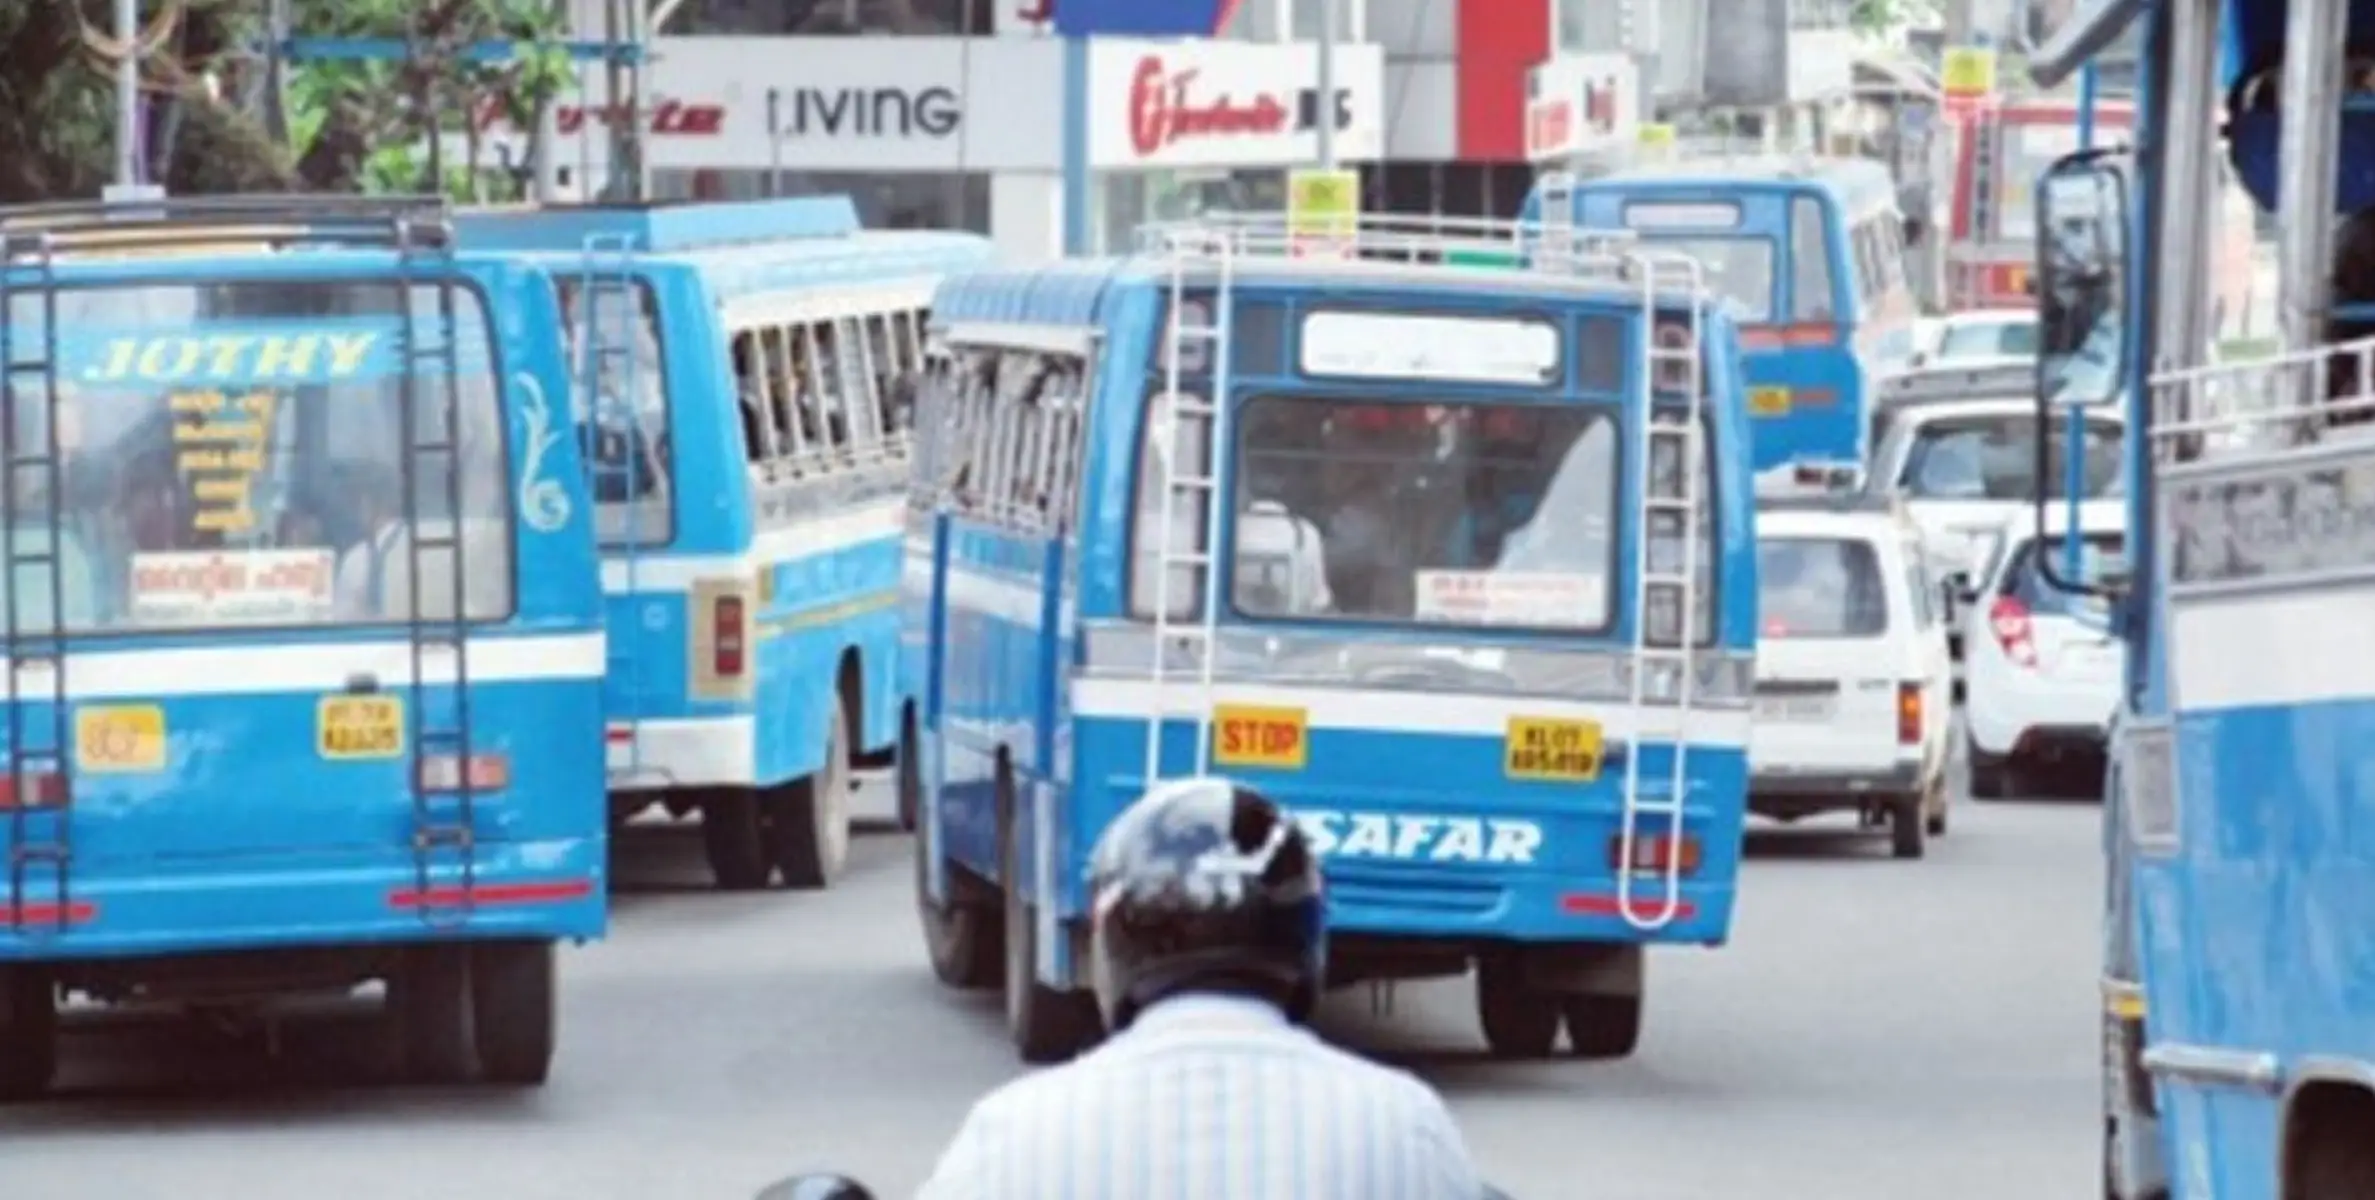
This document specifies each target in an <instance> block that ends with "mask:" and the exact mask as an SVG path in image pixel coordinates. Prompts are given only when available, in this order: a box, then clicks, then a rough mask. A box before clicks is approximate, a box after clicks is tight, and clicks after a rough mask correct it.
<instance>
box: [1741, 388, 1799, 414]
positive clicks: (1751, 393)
mask: <svg viewBox="0 0 2375 1200" xmlns="http://www.w3.org/2000/svg"><path fill="white" fill-rule="evenodd" d="M1789 407H1790V403H1789V389H1788V388H1785V387H1752V388H1750V389H1748V415H1749V416H1752V417H1779V416H1785V415H1787V414H1788V413H1789Z"/></svg>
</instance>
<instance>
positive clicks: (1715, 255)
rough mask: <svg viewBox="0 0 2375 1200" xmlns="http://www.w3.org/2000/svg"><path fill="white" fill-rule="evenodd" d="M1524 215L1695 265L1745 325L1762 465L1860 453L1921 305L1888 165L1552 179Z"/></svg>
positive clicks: (1846, 162) (1693, 167)
mask: <svg viewBox="0 0 2375 1200" xmlns="http://www.w3.org/2000/svg"><path fill="white" fill-rule="evenodd" d="M1526 213H1527V215H1528V216H1529V217H1532V216H1535V215H1536V214H1538V213H1539V214H1540V216H1539V219H1540V220H1543V221H1546V222H1548V221H1556V220H1560V219H1562V217H1563V219H1567V220H1572V221H1573V222H1575V223H1576V224H1579V225H1583V226H1587V227H1591V228H1597V229H1611V230H1615V229H1623V230H1630V231H1632V232H1633V233H1635V234H1637V235H1638V236H1639V237H1640V238H1641V240H1642V242H1643V243H1644V244H1646V245H1649V246H1653V247H1656V248H1658V249H1661V250H1664V251H1668V252H1671V253H1676V254H1687V255H1689V256H1691V257H1692V258H1693V259H1696V260H1697V261H1698V262H1699V264H1700V266H1701V268H1702V270H1703V271H1704V272H1705V278H1706V281H1707V286H1708V288H1709V289H1710V290H1712V291H1713V292H1715V293H1716V294H1717V295H1719V296H1721V297H1723V298H1724V299H1725V300H1726V301H1728V302H1730V304H1731V305H1732V306H1733V308H1732V314H1733V316H1734V317H1735V318H1736V319H1737V320H1738V321H1739V323H1740V344H1741V346H1742V347H1743V348H1744V350H1745V351H1746V353H1747V357H1746V359H1745V362H1746V369H1747V373H1748V385H1747V386H1748V411H1749V415H1750V417H1752V418H1753V422H1752V423H1753V424H1754V425H1755V427H1756V448H1755V449H1756V465H1757V468H1758V469H1759V470H1767V469H1771V468H1774V467H1778V466H1781V465H1784V464H1788V463H1798V462H1812V463H1826V464H1850V463H1861V462H1863V461H1864V459H1865V457H1866V456H1867V455H1868V454H1869V452H1870V450H1871V433H1870V430H1871V423H1872V409H1873V408H1874V406H1875V398H1874V397H1875V391H1874V384H1875V381H1876V380H1877V379H1878V378H1880V377H1881V376H1884V375H1887V374H1889V373H1890V372H1892V371H1894V370H1896V369H1897V368H1898V367H1900V366H1902V365H1903V364H1904V363H1905V362H1906V361H1908V360H1909V359H1910V357H1911V356H1912V354H1913V350H1914V321H1915V318H1916V317H1917V316H1918V315H1919V311H1918V306H1917V305H1916V303H1915V301H1914V297H1913V286H1912V284H1911V282H1910V281H1909V279H1908V276H1907V272H1906V265H1905V264H1906V257H1905V229H1904V217H1903V216H1902V215H1901V214H1900V213H1899V212H1898V211H1897V190H1896V183H1895V181H1894V180H1893V179H1892V178H1891V177H1890V175H1889V172H1888V168H1887V167H1886V166H1884V165H1883V164H1881V163H1879V162H1877V161H1874V160H1871V159H1862V158H1757V157H1747V158H1717V159H1710V160H1704V161H1690V162H1680V163H1672V164H1666V165H1658V166H1641V167H1634V168H1630V169H1627V170H1623V171H1619V172H1616V173H1614V174H1610V175H1604V176H1600V177H1598V178H1594V179H1590V180H1586V181H1584V182H1582V183H1580V184H1576V183H1570V182H1566V181H1565V177H1564V176H1559V175H1550V176H1545V177H1544V178H1543V180H1542V181H1541V182H1539V183H1538V184H1536V186H1535V189H1534V192H1533V194H1532V195H1530V196H1528V197H1527V201H1526Z"/></svg>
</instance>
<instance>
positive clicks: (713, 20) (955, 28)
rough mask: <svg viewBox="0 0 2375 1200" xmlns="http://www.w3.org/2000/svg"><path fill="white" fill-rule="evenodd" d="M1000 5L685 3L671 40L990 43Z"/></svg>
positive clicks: (877, 0)
mask: <svg viewBox="0 0 2375 1200" xmlns="http://www.w3.org/2000/svg"><path fill="white" fill-rule="evenodd" d="M999 2H1000V0H686V3H685V6H684V8H683V9H682V10H680V11H679V12H678V13H677V15H676V17H675V18H674V19H672V20H670V21H669V23H668V30H667V31H668V32H669V33H672V34H733V33H757V34H807V35H811V36H819V37H830V36H835V35H840V36H858V35H881V34H893V35H897V34H907V35H911V36H915V35H927V34H971V35H975V36H982V37H986V36H988V35H989V33H990V32H991V29H990V23H991V19H992V17H993V16H994V15H995V13H996V7H995V6H996V4H998V3H999Z"/></svg>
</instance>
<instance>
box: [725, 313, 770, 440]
mask: <svg viewBox="0 0 2375 1200" xmlns="http://www.w3.org/2000/svg"><path fill="white" fill-rule="evenodd" d="M731 356H732V358H733V360H734V398H735V408H736V409H737V410H739V411H740V413H741V415H742V455H743V458H744V460H745V461H748V462H750V463H753V464H756V463H762V462H765V461H767V460H768V459H771V458H773V457H775V439H774V436H773V435H774V431H773V430H771V429H769V428H768V421H767V417H766V415H765V414H766V411H767V408H768V403H767V393H766V386H767V384H766V379H767V373H766V371H765V370H764V368H763V367H762V366H761V365H760V362H759V338H758V335H757V334H756V333H754V332H753V331H751V330H748V329H745V330H743V331H741V332H739V333H736V334H735V335H734V340H733V345H732V349H731Z"/></svg>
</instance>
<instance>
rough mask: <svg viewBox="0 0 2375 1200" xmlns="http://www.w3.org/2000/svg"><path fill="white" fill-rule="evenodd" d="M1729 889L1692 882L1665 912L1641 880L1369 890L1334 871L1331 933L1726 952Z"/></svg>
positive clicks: (1381, 884) (1662, 900) (1655, 888)
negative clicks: (1626, 887)
mask: <svg viewBox="0 0 2375 1200" xmlns="http://www.w3.org/2000/svg"><path fill="white" fill-rule="evenodd" d="M1733 891H1734V888H1733V883H1732V881H1731V880H1728V879H1726V880H1720V881H1715V880H1706V879H1694V880H1689V881H1686V882H1685V883H1684V884H1683V887H1682V889H1681V894H1680V895H1679V896H1678V897H1676V898H1675V900H1674V902H1673V903H1672V904H1671V905H1669V903H1668V901H1667V897H1666V894H1665V891H1664V888H1663V885H1662V881H1661V880H1659V879H1657V878H1656V877H1653V876H1643V877H1642V878H1641V879H1640V880H1639V881H1638V882H1636V884H1635V885H1634V887H1633V890H1632V892H1631V895H1630V902H1631V913H1632V916H1631V918H1630V919H1628V917H1627V915H1626V912H1627V909H1626V897H1622V896H1620V895H1619V894H1618V892H1617V887H1616V882H1615V880H1613V879H1586V880H1576V881H1568V882H1552V881H1547V880H1524V881H1516V880H1497V881H1489V882H1488V881H1481V880H1479V881H1467V880H1462V881H1459V882H1457V883H1453V882H1450V881H1444V882H1441V883H1422V882H1419V881H1416V880H1411V879H1401V880H1395V881H1392V882H1387V881H1384V880H1379V881H1378V882H1377V883H1375V884H1370V883H1368V882H1367V881H1365V880H1363V879H1361V878H1360V876H1359V875H1357V874H1353V873H1351V872H1347V871H1344V870H1343V869H1342V868H1340V867H1333V866H1332V867H1331V868H1330V871H1329V876H1328V932H1329V934H1330V935H1331V936H1352V937H1359V936H1374V937H1391V938H1397V939H1413V940H1420V939H1423V940H1439V941H1448V942H1465V943H1474V944H1476V945H1479V946H1482V945H1486V944H1490V943H1509V942H1518V943H1568V942H1639V943H1657V944H1684V945H1687V944H1700V945H1721V944H1722V943H1723V941H1724V940H1725V939H1726V938H1727V937H1729V936H1730V934H1731V926H1732V897H1733Z"/></svg>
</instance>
